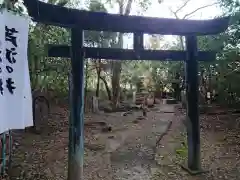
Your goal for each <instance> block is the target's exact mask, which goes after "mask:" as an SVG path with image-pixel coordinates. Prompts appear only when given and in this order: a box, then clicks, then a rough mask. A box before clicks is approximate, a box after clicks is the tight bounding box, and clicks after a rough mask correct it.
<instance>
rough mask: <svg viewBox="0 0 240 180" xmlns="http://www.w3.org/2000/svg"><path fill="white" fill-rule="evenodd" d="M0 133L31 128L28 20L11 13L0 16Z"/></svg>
mask: <svg viewBox="0 0 240 180" xmlns="http://www.w3.org/2000/svg"><path fill="white" fill-rule="evenodd" d="M0 16H1V17H0V23H1V25H0V29H1V30H0V38H1V39H0V42H1V46H0V50H1V51H2V52H1V57H2V61H1V62H0V68H1V73H0V108H1V109H0V114H1V120H0V133H2V132H4V131H6V130H9V129H23V128H25V127H27V126H32V125H33V114H32V94H31V86H30V77H29V68H28V57H27V49H28V30H29V19H27V18H26V17H22V16H19V15H15V14H13V13H11V12H8V11H4V12H3V13H2V14H0Z"/></svg>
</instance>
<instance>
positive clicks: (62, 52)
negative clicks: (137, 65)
mask: <svg viewBox="0 0 240 180" xmlns="http://www.w3.org/2000/svg"><path fill="white" fill-rule="evenodd" d="M79 51H80V49H79ZM83 51H84V54H85V58H94V59H99V58H100V59H110V60H111V59H114V60H129V59H131V60H152V61H184V60H185V59H186V52H185V51H174V50H166V51H165V50H139V51H137V52H136V51H135V50H133V49H118V48H89V47H84V48H83ZM48 56H49V57H66V58H70V46H67V45H48ZM215 56H216V52H208V51H199V52H198V57H197V58H198V60H199V61H213V60H215Z"/></svg>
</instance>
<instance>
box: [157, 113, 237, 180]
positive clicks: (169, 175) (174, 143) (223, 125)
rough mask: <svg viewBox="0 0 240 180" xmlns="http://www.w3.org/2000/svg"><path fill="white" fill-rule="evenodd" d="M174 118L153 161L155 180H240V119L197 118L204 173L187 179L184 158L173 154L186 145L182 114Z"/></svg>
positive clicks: (229, 117)
mask: <svg viewBox="0 0 240 180" xmlns="http://www.w3.org/2000/svg"><path fill="white" fill-rule="evenodd" d="M221 111H224V110H221ZM225 111H226V110H225ZM176 114H177V116H176V118H175V119H174V120H173V122H172V127H171V129H170V130H169V132H168V134H167V135H166V136H165V137H164V138H163V139H162V141H161V145H159V147H158V151H157V154H156V160H157V161H158V164H159V166H160V168H158V169H157V171H156V173H155V175H154V177H155V179H161V180H165V179H166V180H167V179H180V180H203V179H204V180H219V179H224V180H227V179H228V180H237V179H239V177H240V141H239V138H240V131H239V127H238V124H239V123H238V120H237V119H238V117H239V115H231V114H228V115H226V114H225V115H217V113H216V115H201V116H200V124H201V126H200V127H201V156H202V167H203V170H206V171H207V172H206V173H203V174H200V175H197V176H190V175H189V174H188V173H187V172H186V171H184V170H183V169H182V168H181V166H182V165H184V164H185V163H186V160H187V156H186V157H183V156H179V155H177V153H176V150H178V149H179V147H181V146H182V143H183V142H185V141H186V129H185V126H184V125H183V119H184V118H185V113H184V112H179V111H178V113H176ZM213 114H214V113H213ZM185 155H186V154H185ZM160 177H161V178H160Z"/></svg>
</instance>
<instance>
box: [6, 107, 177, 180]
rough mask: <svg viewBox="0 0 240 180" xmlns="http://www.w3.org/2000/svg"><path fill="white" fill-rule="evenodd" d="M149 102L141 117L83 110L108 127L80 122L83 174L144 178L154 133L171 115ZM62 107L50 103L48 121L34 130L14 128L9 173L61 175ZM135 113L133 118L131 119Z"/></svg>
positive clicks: (37, 176)
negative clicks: (108, 129)
mask: <svg viewBox="0 0 240 180" xmlns="http://www.w3.org/2000/svg"><path fill="white" fill-rule="evenodd" d="M159 108H161V107H155V108H153V109H151V111H150V112H148V115H147V118H146V119H141V118H140V119H139V117H141V115H142V112H141V111H138V112H137V111H136V112H135V111H134V112H133V113H132V114H129V115H127V116H122V113H101V114H87V115H86V118H85V121H86V122H90V121H104V122H106V123H107V124H109V125H111V126H112V128H113V130H112V132H110V133H103V132H101V131H100V130H99V129H100V128H92V127H87V126H86V127H85V134H84V135H85V154H84V179H86V180H94V179H98V180H99V179H104V180H108V179H109V180H110V179H111V180H112V179H114V180H118V179H121V180H124V179H129V180H130V179H131V180H134V179H144V180H147V179H150V174H151V168H152V167H155V166H156V163H155V161H154V154H155V153H154V151H155V144H156V140H157V137H159V136H160V135H161V134H162V133H163V132H164V131H166V129H167V126H168V123H169V122H170V120H171V119H172V118H173V117H172V116H173V112H174V111H173V110H174V109H173V105H171V108H172V116H169V114H166V115H163V113H160V112H158V111H159ZM68 116H69V115H68V110H67V108H64V107H54V108H52V112H51V114H50V118H49V121H48V125H47V126H46V128H45V129H44V131H43V132H42V133H41V134H40V135H36V134H33V133H31V132H15V133H14V143H15V149H14V153H13V157H12V168H11V170H10V172H9V173H10V176H11V179H13V180H15V179H24V180H28V179H29V180H32V179H41V180H44V179H53V180H54V179H56V180H60V179H67V158H68ZM136 119H139V120H138V121H137V122H136Z"/></svg>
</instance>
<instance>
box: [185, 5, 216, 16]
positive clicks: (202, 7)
mask: <svg viewBox="0 0 240 180" xmlns="http://www.w3.org/2000/svg"><path fill="white" fill-rule="evenodd" d="M216 4H218V2H215V3H212V4H208V5H205V6H201V7H199V8H197V9H195V10H194V11H192V12H190V13H188V14H185V16H183V18H182V19H186V18H187V17H188V16H190V15H192V14H194V13H196V12H197V11H199V10H201V9H204V8H207V7H211V6H214V5H216Z"/></svg>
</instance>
